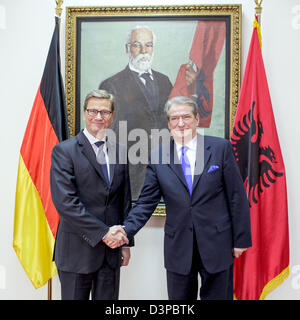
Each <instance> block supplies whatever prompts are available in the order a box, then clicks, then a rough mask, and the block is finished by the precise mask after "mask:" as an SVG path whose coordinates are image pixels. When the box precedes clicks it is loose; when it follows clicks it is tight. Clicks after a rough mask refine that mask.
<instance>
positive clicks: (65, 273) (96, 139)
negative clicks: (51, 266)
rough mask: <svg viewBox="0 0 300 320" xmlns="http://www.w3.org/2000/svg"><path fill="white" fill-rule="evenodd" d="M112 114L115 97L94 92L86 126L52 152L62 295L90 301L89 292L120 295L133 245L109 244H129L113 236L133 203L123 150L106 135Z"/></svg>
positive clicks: (87, 108)
mask: <svg viewBox="0 0 300 320" xmlns="http://www.w3.org/2000/svg"><path fill="white" fill-rule="evenodd" d="M113 114H114V100H113V96H112V95H111V94H109V93H107V92H106V91H104V90H94V91H92V92H91V93H89V94H88V95H87V97H86V99H85V104H84V111H83V119H84V122H85V129H84V130H83V131H81V132H79V134H77V135H76V136H75V137H73V138H71V139H69V140H67V141H64V142H61V143H59V144H58V145H56V146H55V147H54V148H53V151H52V163H51V194H52V199H53V203H54V205H55V207H56V209H57V212H58V213H59V215H60V222H59V227H58V231H57V236H56V241H55V253H54V260H55V263H56V266H57V269H58V274H59V279H60V282H61V297H62V299H76V300H77V299H79V300H86V299H89V296H90V293H92V299H95V300H98V299H118V293H119V277H120V266H121V264H122V265H124V266H125V265H127V264H128V262H129V258H130V249H129V248H128V247H126V248H122V249H120V248H117V249H111V248H110V247H109V246H108V245H111V246H112V245H113V244H121V240H122V243H127V244H128V241H127V238H126V236H125V235H124V234H122V233H120V234H119V235H118V237H116V239H115V240H112V239H111V231H112V230H113V227H112V226H113V225H120V224H122V223H123V221H124V219H125V218H126V216H127V214H128V212H129V210H130V208H131V193H130V184H129V174H128V166H127V164H119V163H118V159H120V158H122V157H123V156H124V155H121V153H123V151H124V150H122V149H121V148H120V146H119V145H117V144H116V143H115V142H113V141H110V140H109V139H107V130H108V129H107V128H108V127H109V126H110V124H111V123H112V119H113ZM125 156H126V154H125ZM115 160H116V161H115ZM123 163H124V162H123ZM129 245H132V243H131V244H129Z"/></svg>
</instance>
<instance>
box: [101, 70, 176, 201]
mask: <svg viewBox="0 0 300 320" xmlns="http://www.w3.org/2000/svg"><path fill="white" fill-rule="evenodd" d="M152 74H153V79H154V82H155V86H156V89H157V94H158V106H157V108H156V109H153V106H151V105H150V103H149V101H147V99H146V97H145V95H144V94H143V91H142V86H143V84H142V83H141V81H140V80H139V79H138V78H137V77H136V76H135V75H134V73H133V72H132V71H131V70H130V69H129V67H128V66H127V67H126V68H125V69H124V70H122V71H121V72H119V73H117V74H115V75H114V76H112V77H110V78H108V79H106V80H104V81H103V82H102V83H101V84H100V86H99V89H105V90H107V91H108V92H110V93H112V94H113V95H114V97H115V114H114V121H113V123H112V125H111V129H113V130H114V131H115V132H116V133H117V135H118V132H119V121H127V130H128V132H130V131H131V130H132V129H135V128H142V129H144V130H146V132H147V134H148V137H150V134H151V129H162V128H168V126H167V118H166V116H165V114H164V105H165V103H166V101H167V100H168V98H169V95H170V92H171V90H172V84H171V82H170V80H169V78H168V77H167V76H165V75H164V74H162V73H160V72H157V71H154V70H152ZM117 141H119V140H117ZM134 143H135V142H131V141H129V142H128V148H130V147H131V145H132V144H134ZM149 147H150V141H149ZM149 150H150V148H149ZM147 158H148V157H147ZM147 158H146V160H147ZM145 171H146V166H145V165H140V164H138V165H134V166H132V165H130V166H129V173H130V181H131V183H132V185H131V191H132V196H133V199H136V198H137V197H138V195H139V193H140V191H141V188H142V185H143V181H144V178H145Z"/></svg>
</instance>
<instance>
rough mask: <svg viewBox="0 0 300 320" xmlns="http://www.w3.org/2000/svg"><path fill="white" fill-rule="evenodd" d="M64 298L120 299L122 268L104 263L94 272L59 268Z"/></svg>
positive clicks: (62, 297)
mask: <svg viewBox="0 0 300 320" xmlns="http://www.w3.org/2000/svg"><path fill="white" fill-rule="evenodd" d="M58 275H59V280H60V284H61V299H62V300H89V297H90V294H91V299H92V300H118V297H119V284H120V268H117V269H112V268H111V267H110V266H109V265H108V264H106V263H104V264H103V265H102V267H101V268H100V269H99V270H97V271H96V272H93V273H88V274H82V273H73V272H66V271H62V270H58Z"/></svg>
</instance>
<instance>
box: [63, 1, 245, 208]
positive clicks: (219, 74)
mask: <svg viewBox="0 0 300 320" xmlns="http://www.w3.org/2000/svg"><path fill="white" fill-rule="evenodd" d="M240 53H241V5H211V6H198V5H195V6H146V7H67V10H66V102H67V113H68V123H69V130H70V133H71V136H74V135H76V134H77V133H78V132H79V131H80V130H81V129H82V128H83V127H84V123H83V117H82V112H83V104H84V99H85V96H86V95H87V94H88V93H89V92H90V91H91V90H92V89H105V90H106V91H108V92H110V93H112V94H113V95H114V97H115V112H114V121H113V125H112V129H113V130H114V131H115V132H116V137H117V139H120V137H121V138H122V139H123V140H122V141H124V137H126V139H127V141H126V144H127V147H128V152H129V153H130V152H131V153H132V154H133V153H135V155H136V158H137V159H139V156H141V153H143V148H144V149H145V152H146V151H149V150H151V139H152V137H153V132H154V131H153V130H157V129H158V130H162V129H167V118H166V115H165V113H164V105H165V103H166V102H167V101H168V100H169V99H170V98H172V97H175V96H188V97H190V98H192V99H193V100H194V101H196V103H197V106H198V114H199V117H200V121H199V130H201V131H202V132H204V134H207V135H213V136H220V137H224V138H229V135H230V131H231V126H232V123H233V119H234V114H235V110H236V106H237V102H238V95H239V89H240ZM137 129H140V131H137ZM139 132H140V134H138V133H139ZM143 134H146V135H147V137H148V140H149V143H144V142H143V143H141V141H142V139H141V135H143ZM146 162H147V161H146ZM146 162H145V161H136V162H135V163H129V170H130V182H131V187H132V200H133V201H135V200H136V199H137V197H138V195H139V193H140V191H141V188H142V185H143V181H144V177H145V169H146ZM155 214H164V204H163V200H162V203H161V204H160V205H159V206H158V208H157V209H156V212H155Z"/></svg>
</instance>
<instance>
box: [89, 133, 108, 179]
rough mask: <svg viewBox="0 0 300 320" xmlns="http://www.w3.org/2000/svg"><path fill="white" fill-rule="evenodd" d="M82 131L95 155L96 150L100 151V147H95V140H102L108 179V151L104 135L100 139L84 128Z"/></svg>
mask: <svg viewBox="0 0 300 320" xmlns="http://www.w3.org/2000/svg"><path fill="white" fill-rule="evenodd" d="M83 133H84V135H85V136H86V137H87V139H88V140H89V142H90V144H91V145H92V148H93V150H94V152H95V155H96V157H97V155H98V152H100V147H97V146H96V145H95V143H96V142H98V141H104V144H103V152H104V155H105V161H106V167H107V173H108V178H109V179H110V172H109V158H108V153H107V144H106V137H104V138H103V139H102V140H99V139H97V138H95V137H94V136H93V135H91V134H90V133H89V132H88V131H87V129H86V128H84V129H83Z"/></svg>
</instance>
